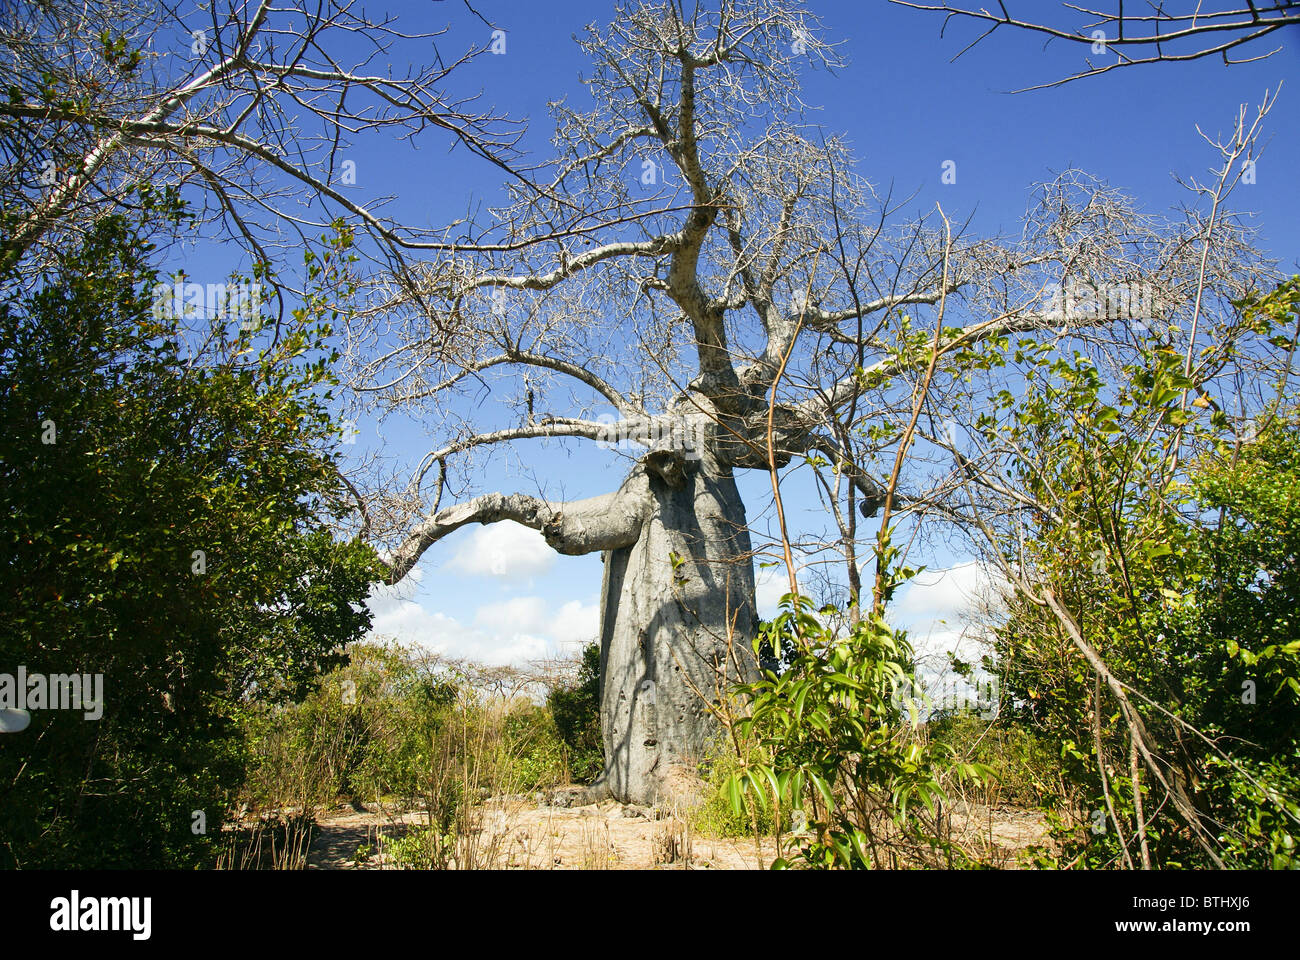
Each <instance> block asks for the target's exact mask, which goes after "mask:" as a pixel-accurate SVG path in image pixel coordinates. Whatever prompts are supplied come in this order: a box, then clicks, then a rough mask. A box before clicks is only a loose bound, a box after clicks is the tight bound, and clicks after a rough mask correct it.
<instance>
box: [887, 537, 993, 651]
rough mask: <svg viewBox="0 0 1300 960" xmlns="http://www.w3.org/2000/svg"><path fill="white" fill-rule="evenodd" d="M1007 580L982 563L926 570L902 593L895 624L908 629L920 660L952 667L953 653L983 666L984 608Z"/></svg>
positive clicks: (894, 607)
mask: <svg viewBox="0 0 1300 960" xmlns="http://www.w3.org/2000/svg"><path fill="white" fill-rule="evenodd" d="M1003 583H1004V580H1003V578H1002V577H1001V575H999V574H996V573H993V572H991V571H989V570H987V569H986V568H984V567H983V566H981V565H980V564H978V563H976V562H973V561H972V562H970V563H959V564H957V565H955V566H952V567H949V568H948V569H946V570H925V571H923V572H922V573H921V574H919V575H918V576H917V577H916V578H914V579H913V580H912V581H911V582H909V583H908V584H906V585H905V586H904V587H902V588H901V589H900V590H899V593H898V596H897V597H896V598H895V600H894V602H893V603H892V604H891V605H890V608H889V614H888V617H889V621H890V623H892V624H893V625H895V626H898V627H902V628H905V629H906V630H907V633H908V637H909V639H910V640H911V642H912V646H913V648H914V649H915V650H916V652H917V656H918V658H921V659H926V660H929V661H931V662H932V663H942V662H944V661H946V654H947V653H948V652H953V653H956V654H957V655H958V656H960V657H962V658H963V659H966V660H972V659H974V660H977V659H978V658H979V654H980V644H979V638H980V636H981V630H980V629H979V628H980V626H981V625H982V623H983V621H984V618H982V617H979V616H978V611H979V608H980V607H981V606H982V605H983V604H984V603H985V602H986V601H991V600H993V599H994V597H995V596H996V594H997V592H998V590H999V589H1000V587H1001V585H1002V584H1003Z"/></svg>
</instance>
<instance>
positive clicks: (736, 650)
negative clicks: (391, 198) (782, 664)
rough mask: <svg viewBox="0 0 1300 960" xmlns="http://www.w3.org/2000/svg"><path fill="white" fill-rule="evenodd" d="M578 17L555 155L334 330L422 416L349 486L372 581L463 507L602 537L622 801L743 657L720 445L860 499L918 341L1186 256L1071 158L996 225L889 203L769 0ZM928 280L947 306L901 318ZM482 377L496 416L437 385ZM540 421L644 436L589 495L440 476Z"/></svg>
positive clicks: (957, 351)
mask: <svg viewBox="0 0 1300 960" xmlns="http://www.w3.org/2000/svg"><path fill="white" fill-rule="evenodd" d="M579 46H580V48H581V49H582V51H583V52H584V53H585V54H586V55H587V56H589V57H590V58H591V61H592V62H593V64H594V70H593V72H592V73H591V75H590V76H589V78H588V79H587V81H586V84H587V88H588V90H589V91H590V93H591V96H592V98H593V100H594V104H593V106H592V107H591V108H590V109H588V110H579V109H577V108H574V107H571V106H569V105H567V104H563V103H561V104H554V105H553V111H554V115H555V120H556V133H555V137H554V144H555V148H556V155H555V157H554V159H553V161H552V162H551V164H550V166H549V167H548V168H547V169H546V170H544V171H543V173H542V174H541V175H539V176H538V177H537V178H536V179H535V180H533V181H532V182H530V183H528V184H522V183H518V182H516V183H512V184H510V185H509V189H510V191H511V198H510V202H509V203H508V204H507V205H506V206H505V207H503V208H502V209H499V210H494V211H492V214H493V216H492V220H491V222H489V223H485V224H483V225H482V226H481V229H480V230H479V231H478V232H474V231H472V230H469V229H468V227H467V226H466V225H464V224H460V225H458V227H457V229H460V230H461V231H462V232H464V233H466V234H467V235H472V243H473V248H472V249H467V250H465V251H464V252H463V253H453V254H452V255H450V256H445V257H443V258H441V259H439V260H437V261H435V262H430V263H427V264H423V265H419V268H418V269H416V270H414V271H413V273H412V275H411V277H409V278H406V279H404V280H403V282H401V283H399V282H397V281H396V280H392V281H390V282H388V283H379V284H377V285H376V286H375V288H374V290H373V294H374V296H373V300H372V301H371V302H370V303H369V305H368V306H367V308H366V309H364V310H361V311H359V313H358V315H357V316H356V317H355V318H353V320H352V322H351V325H350V328H349V330H348V342H347V353H348V357H349V359H350V368H349V377H350V381H351V384H352V386H353V387H354V388H355V389H356V390H357V391H358V395H360V396H363V397H366V398H368V400H369V401H370V403H372V404H373V405H374V407H375V408H377V409H379V410H392V409H400V410H402V411H404V412H408V413H413V414H415V415H418V416H421V417H423V418H424V419H425V424H426V427H427V429H428V430H429V432H430V434H431V435H432V436H434V437H436V441H435V445H431V446H432V447H433V448H432V449H430V450H429V451H428V453H427V454H426V455H425V456H424V457H423V458H422V460H421V461H420V463H419V464H418V466H417V467H416V469H415V471H414V473H413V475H411V476H410V477H409V478H408V479H407V480H406V482H405V483H404V485H403V486H402V487H401V488H400V489H389V490H387V491H378V492H376V491H374V490H372V491H371V493H370V495H369V496H364V497H362V506H363V514H364V516H365V525H366V526H365V529H366V534H367V535H368V536H370V537H372V538H373V539H374V540H375V541H376V542H378V543H380V544H381V545H384V546H386V547H387V549H388V554H387V556H388V561H389V564H390V577H389V580H390V582H393V583H395V582H398V581H400V580H401V579H402V578H403V577H405V576H406V575H407V574H408V573H409V572H410V571H411V570H412V568H413V567H414V566H415V565H416V563H417V562H418V561H419V560H420V558H421V556H422V555H423V554H424V553H425V551H426V550H428V549H429V548H430V547H432V546H433V545H434V544H436V543H437V542H438V541H439V540H441V539H442V538H443V537H446V536H447V535H448V534H450V533H452V532H453V531H455V530H457V529H459V528H461V527H463V526H466V525H467V524H475V523H479V524H487V523H496V522H501V521H514V522H516V523H519V524H522V525H524V526H527V527H531V528H533V529H536V530H539V531H541V533H542V534H543V536H544V537H545V539H546V541H547V542H548V543H549V544H550V545H551V546H552V547H553V548H554V549H555V550H557V551H558V552H560V553H562V554H571V555H576V554H585V553H593V552H598V553H600V554H601V555H602V557H603V560H604V578H603V579H604V582H603V586H602V600H601V613H600V642H601V669H602V690H601V722H602V727H603V733H604V747H605V759H606V770H605V775H604V777H603V778H602V780H601V781H600V782H599V783H598V785H597V787H596V791H598V792H599V791H604V790H608V791H609V792H610V793H612V795H613V796H614V797H615V798H617V799H619V800H622V801H625V802H638V803H648V802H652V801H654V800H655V799H656V798H658V797H659V796H661V794H662V793H663V791H664V789H665V784H666V783H667V782H668V781H669V780H670V779H671V778H672V776H673V772H674V770H675V769H677V768H680V767H681V766H683V765H686V764H689V763H690V762H691V761H692V760H693V759H695V758H697V757H699V756H700V755H701V753H702V752H703V751H704V750H705V749H706V745H707V741H708V739H709V737H710V735H711V734H712V732H713V731H714V729H715V727H714V723H713V718H712V716H711V713H710V710H711V701H712V700H713V699H715V698H716V697H717V696H718V694H719V691H720V690H721V689H722V688H723V687H725V686H726V685H727V684H728V683H729V682H731V681H734V680H737V679H743V678H746V677H750V676H752V675H753V673H754V670H755V669H756V668H755V663H754V657H753V653H752V648H751V641H752V639H753V637H754V631H755V626H756V616H755V606H754V572H753V556H754V552H755V551H754V544H753V542H752V539H751V533H750V530H749V526H748V520H747V514H746V508H745V504H744V502H743V501H742V499H741V496H740V494H739V491H738V488H737V485H736V474H737V472H738V471H741V470H763V471H769V472H770V473H771V474H772V478H773V484H774V486H775V485H776V484H777V482H778V479H779V471H780V470H781V469H782V468H783V467H786V466H787V465H789V464H790V463H791V462H794V461H802V462H806V461H808V460H809V459H810V458H812V459H814V460H816V462H820V463H824V464H826V465H828V466H829V467H831V468H833V471H834V474H835V476H836V477H837V478H839V479H841V480H843V481H844V484H843V489H844V490H845V491H846V492H847V496H848V498H849V499H848V501H847V502H848V503H849V505H850V508H851V510H850V512H851V511H852V509H854V508H855V509H856V510H857V512H858V514H860V515H861V516H863V517H868V518H869V517H871V516H873V515H874V514H875V511H876V509H877V507H878V506H879V504H880V502H881V499H882V485H881V481H880V479H878V477H879V476H881V475H880V474H877V472H876V469H875V465H876V464H877V462H878V458H879V456H880V455H881V454H882V453H886V454H887V453H888V452H889V451H890V450H891V449H892V448H894V445H896V444H897V442H898V433H897V431H896V430H893V429H890V424H892V423H893V422H894V421H896V420H897V419H898V418H899V416H900V415H901V413H902V412H903V411H906V410H908V409H910V407H911V403H912V398H913V397H914V396H915V389H914V388H915V385H916V377H917V375H918V373H919V372H920V371H922V370H924V369H925V367H926V366H927V362H928V359H929V357H930V356H931V355H934V354H935V353H938V354H941V355H942V356H944V357H945V358H949V359H951V358H960V357H961V356H963V355H964V353H967V352H969V351H970V350H971V349H974V348H976V347H978V346H979V345H980V344H981V343H984V342H988V341H994V340H997V339H998V338H1005V337H1008V336H1010V335H1012V334H1017V333H1021V334H1026V335H1032V334H1038V335H1042V336H1044V337H1057V336H1060V335H1061V334H1062V333H1063V332H1065V329H1066V328H1067V327H1076V326H1079V327H1082V326H1088V325H1095V324H1098V323H1104V322H1107V321H1113V320H1115V319H1118V318H1120V317H1119V314H1118V313H1116V312H1115V311H1114V310H1111V311H1109V312H1108V310H1106V309H1102V310H1100V311H1098V310H1096V309H1091V310H1089V309H1083V308H1081V307H1080V306H1079V305H1077V304H1067V305H1066V309H1062V308H1061V305H1060V304H1056V303H1055V302H1054V301H1052V299H1051V298H1050V297H1049V298H1048V302H1047V303H1046V304H1045V302H1044V297H1043V290H1044V287H1045V285H1046V286H1047V287H1048V288H1049V289H1051V288H1054V287H1053V285H1056V286H1055V288H1056V289H1059V288H1060V284H1061V283H1062V282H1063V280H1070V279H1079V278H1082V279H1083V280H1085V281H1086V282H1088V283H1091V284H1094V285H1100V284H1110V285H1112V286H1114V285H1118V284H1120V283H1125V282H1130V283H1131V282H1132V281H1133V280H1134V278H1135V277H1136V276H1137V274H1138V272H1139V271H1147V276H1148V277H1149V278H1150V279H1151V280H1152V281H1153V282H1155V283H1156V284H1157V285H1160V286H1161V287H1162V288H1164V289H1166V290H1170V291H1173V290H1177V289H1180V281H1181V280H1183V279H1185V278H1186V276H1187V275H1188V270H1190V266H1191V264H1190V258H1189V257H1188V256H1187V255H1186V252H1185V247H1186V244H1185V242H1184V243H1180V238H1179V237H1178V236H1175V235H1170V236H1164V235H1162V234H1159V232H1158V231H1156V230H1155V229H1154V228H1152V227H1151V226H1150V225H1149V224H1148V223H1146V222H1145V221H1143V220H1142V218H1140V217H1138V216H1137V215H1136V214H1135V213H1134V211H1133V210H1132V208H1131V207H1130V206H1126V205H1125V204H1124V202H1122V201H1121V200H1117V199H1115V198H1113V197H1112V196H1111V195H1110V194H1108V193H1104V192H1102V191H1098V190H1089V189H1087V185H1086V183H1083V182H1082V181H1068V182H1066V183H1064V184H1061V185H1057V186H1055V187H1051V188H1048V189H1046V190H1045V191H1044V192H1043V193H1042V195H1041V196H1040V198H1039V202H1038V204H1037V205H1036V206H1035V207H1034V209H1033V211H1032V212H1033V217H1032V218H1031V219H1030V221H1029V222H1028V223H1027V226H1026V231H1025V233H1024V235H1023V236H1021V237H1018V238H1015V241H1014V242H1013V243H1009V244H1001V243H997V242H994V241H987V240H985V241H973V242H972V241H968V240H965V239H964V238H962V237H961V235H960V232H958V234H957V235H956V236H953V235H952V234H951V232H945V231H942V230H939V229H934V228H932V227H931V226H930V224H929V223H928V222H926V221H925V220H922V221H919V222H913V223H910V224H894V223H893V219H894V218H895V217H896V216H897V214H898V206H899V205H898V204H897V203H896V202H894V201H893V200H892V199H891V198H890V197H889V196H888V195H886V196H884V197H881V196H879V195H877V194H876V193H875V192H873V191H872V189H871V188H870V187H869V185H867V184H866V183H864V182H863V181H862V180H860V179H859V178H857V177H856V176H854V175H853V174H852V162H851V158H850V156H849V153H848V150H847V149H846V147H845V145H844V144H843V143H842V142H841V141H839V140H838V139H836V138H833V137H827V136H823V135H822V134H821V133H819V132H818V131H817V130H816V129H814V128H811V127H809V126H807V125H804V124H803V123H801V111H802V107H803V104H802V103H801V101H800V99H799V84H798V74H799V70H800V68H801V67H803V66H807V65H817V66H833V65H834V64H835V63H836V62H837V60H836V50H835V47H834V45H833V44H831V43H829V42H828V41H827V39H826V38H825V36H824V35H823V32H822V30H821V26H820V24H819V23H818V22H817V21H816V20H815V19H814V18H813V17H812V16H810V15H809V14H808V13H807V12H806V11H804V10H803V8H802V5H801V4H798V3H795V2H792V0H756V2H738V0H724V2H722V3H721V4H720V5H717V6H716V7H715V8H714V9H711V10H705V9H703V8H702V7H698V6H697V7H696V8H695V9H694V10H691V11H686V10H684V9H683V8H682V6H681V5H680V4H677V3H667V4H662V3H661V4H641V5H638V6H636V7H635V8H633V9H631V10H629V11H626V12H625V13H623V14H622V15H621V16H620V17H619V19H618V20H616V21H615V22H614V23H613V24H611V25H610V26H609V27H608V28H607V29H605V30H597V29H595V28H589V29H588V33H587V35H586V37H585V39H582V40H581V41H579ZM938 170H939V163H938V161H936V172H937V171H938ZM1184 239H1185V238H1184ZM412 288H413V289H414V290H415V291H416V292H417V294H418V295H416V296H412V295H411V293H410V291H411V289H412ZM941 302H942V303H943V304H944V305H945V308H946V311H947V316H948V317H950V318H951V317H952V316H956V315H958V314H965V315H966V316H967V318H968V320H969V322H967V323H965V324H964V325H955V324H952V323H951V320H949V321H947V322H945V323H944V325H943V326H942V328H940V329H937V330H933V331H931V330H927V329H925V328H924V325H922V324H920V323H919V322H918V321H916V320H915V319H914V317H916V316H919V312H924V311H927V310H930V311H931V314H930V315H931V316H933V313H934V311H935V310H937V309H938V306H939V305H940V304H941ZM1144 310H1145V311H1146V312H1145V314H1144V315H1145V316H1148V317H1151V316H1153V315H1154V313H1153V307H1152V306H1151V303H1149V302H1148V303H1146V304H1143V303H1140V302H1126V305H1125V306H1124V307H1123V308H1122V311H1123V312H1124V317H1131V316H1136V315H1137V313H1139V312H1141V311H1144ZM909 314H910V316H909ZM484 383H487V384H489V386H490V387H491V389H492V392H493V395H494V396H495V397H496V398H498V399H500V400H501V402H502V403H503V404H504V405H505V407H506V410H507V411H508V416H509V422H507V423H504V424H502V423H500V422H497V423H492V424H484V423H482V422H476V421H475V420H474V419H472V418H468V417H462V411H463V410H464V409H465V408H467V407H468V406H470V405H465V404H455V403H453V402H452V398H453V397H455V396H456V395H457V394H458V393H461V392H463V391H465V390H467V389H468V388H470V387H473V388H475V389H477V388H480V387H481V386H482V385H483V384H484ZM601 407H605V408H606V409H608V408H610V407H612V408H613V409H614V410H615V411H617V415H618V418H617V420H615V421H613V422H611V419H610V418H608V417H600V416H598V415H597V412H596V411H597V410H598V409H599V408H601ZM475 409H478V408H477V407H476V408H475ZM557 411H564V413H563V415H561V413H559V412H557ZM864 423H868V424H873V423H874V424H876V425H877V426H879V427H881V428H882V429H880V430H879V431H877V432H875V433H873V434H870V435H868V434H864V433H863V431H862V426H863V424H864ZM868 436H869V437H870V439H864V437H868ZM548 438H549V439H555V438H560V439H568V440H574V441H577V440H585V441H596V442H598V443H603V444H606V445H608V444H609V443H610V442H611V441H619V440H623V439H630V438H635V439H637V440H639V441H640V443H641V445H642V448H643V454H642V455H641V456H640V457H639V458H638V459H637V460H635V462H633V463H632V464H631V466H630V469H629V471H628V473H627V475H626V477H625V479H624V480H623V482H622V483H621V484H620V485H619V486H618V488H617V489H615V490H612V491H609V492H607V493H605V494H603V495H600V496H597V497H594V498H591V499H585V500H577V501H570V502H556V501H553V500H550V499H548V498H547V497H545V496H539V495H534V494H533V493H530V492H527V491H523V490H517V489H515V490H512V489H506V490H500V491H493V492H485V493H484V492H480V493H477V495H465V496H463V497H461V498H460V500H459V502H456V503H454V504H451V505H446V504H444V502H443V500H444V495H445V494H446V493H447V491H449V490H451V489H452V488H453V487H454V486H457V485H459V486H460V489H463V490H464V491H466V493H467V494H469V493H470V491H471V489H472V488H474V487H476V485H477V484H478V482H479V480H480V478H479V477H477V476H476V475H475V474H474V473H472V472H471V469H470V461H471V459H472V457H473V455H474V454H476V453H479V452H484V451H489V450H492V449H497V448H500V447H503V446H513V445H517V444H521V443H526V442H527V441H536V440H539V439H548ZM895 479H896V478H895ZM358 486H360V485H358ZM900 501H901V497H900ZM849 536H850V539H852V538H853V536H854V535H853V533H852V531H850V534H849ZM795 585H796V584H795V583H794V580H793V576H792V586H795ZM850 592H851V596H850V598H849V599H850V604H852V603H856V600H857V598H856V595H855V594H856V585H852V586H851V591H850Z"/></svg>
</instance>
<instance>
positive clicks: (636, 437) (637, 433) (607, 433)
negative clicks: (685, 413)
mask: <svg viewBox="0 0 1300 960" xmlns="http://www.w3.org/2000/svg"><path fill="white" fill-rule="evenodd" d="M597 422H599V423H600V424H602V427H601V430H600V431H599V434H598V435H597V437H596V446H598V447H600V448H601V449H602V450H621V451H623V452H625V453H635V452H636V451H637V450H638V449H640V448H648V449H650V450H674V451H677V452H678V453H680V454H681V455H682V456H683V457H685V458H686V459H687V460H699V459H700V457H701V456H703V453H702V451H703V449H704V419H703V418H702V417H673V416H667V417H630V418H628V419H625V420H620V419H618V418H617V417H614V416H612V415H610V414H607V413H606V414H601V415H600V417H598V418H597Z"/></svg>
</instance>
